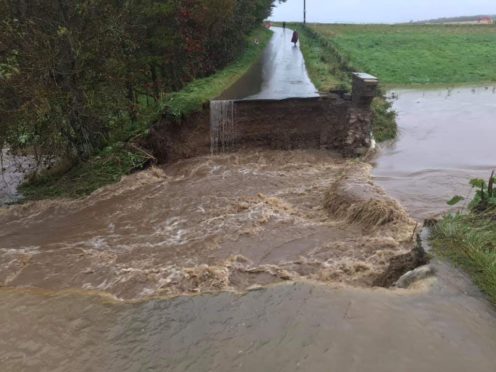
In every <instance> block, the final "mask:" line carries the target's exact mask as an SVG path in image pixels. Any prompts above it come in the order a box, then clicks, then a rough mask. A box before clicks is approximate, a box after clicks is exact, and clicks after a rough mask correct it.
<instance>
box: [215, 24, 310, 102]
mask: <svg viewBox="0 0 496 372" xmlns="http://www.w3.org/2000/svg"><path fill="white" fill-rule="evenodd" d="M271 30H272V31H273V32H274V35H273V36H272V39H271V40H270V42H269V45H268V46H267V48H266V50H265V52H264V54H263V56H262V59H261V60H260V61H259V62H258V63H256V64H255V65H254V66H253V67H252V68H251V70H250V71H249V72H248V73H247V74H246V75H245V76H244V77H242V78H241V80H239V81H238V82H237V83H235V84H234V85H233V86H232V87H230V88H229V89H227V90H226V91H225V92H224V93H223V94H222V95H221V97H219V99H284V98H293V97H316V96H318V92H317V88H315V86H314V85H313V83H312V81H311V80H310V78H309V77H308V73H307V70H306V67H305V59H304V58H303V54H302V53H301V50H300V47H299V44H298V45H297V46H294V45H293V44H292V43H291V37H292V35H293V30H290V29H283V28H281V27H273V28H272V29H271Z"/></svg>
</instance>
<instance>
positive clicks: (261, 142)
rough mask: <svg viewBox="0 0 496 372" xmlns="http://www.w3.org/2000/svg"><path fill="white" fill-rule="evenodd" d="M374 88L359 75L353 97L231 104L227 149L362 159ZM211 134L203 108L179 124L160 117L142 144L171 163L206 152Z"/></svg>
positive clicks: (368, 137)
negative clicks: (331, 153)
mask: <svg viewBox="0 0 496 372" xmlns="http://www.w3.org/2000/svg"><path fill="white" fill-rule="evenodd" d="M376 86H377V80H374V79H373V77H371V76H370V75H366V76H365V75H364V74H361V76H360V74H357V75H355V76H354V84H353V87H354V89H353V94H352V95H350V94H346V93H338V92H335V93H329V94H325V95H321V96H320V97H315V98H290V99H285V100H238V101H234V125H232V126H231V125H230V126H229V128H230V131H231V133H229V134H228V135H226V138H227V137H228V138H229V140H230V146H229V148H230V149H231V150H233V149H239V148H251V147H253V148H255V147H257V148H271V149H287V150H290V149H303V148H317V149H329V150H335V151H338V152H340V153H342V154H343V155H344V156H359V155H362V154H364V153H365V152H366V151H367V150H368V149H369V148H370V145H371V124H372V111H371V107H370V103H371V100H372V97H373V95H375V87H376ZM211 135H212V133H211V131H210V114H209V108H208V107H205V108H204V110H203V111H202V112H198V113H195V114H193V115H191V116H190V117H188V118H183V119H182V120H180V121H177V120H176V121H172V120H169V119H168V118H167V117H164V118H163V120H161V121H160V122H159V123H157V124H156V125H154V126H153V127H152V129H151V130H150V136H149V138H148V141H147V144H146V146H147V147H148V148H149V149H150V150H151V151H152V152H153V153H154V155H155V156H156V157H157V159H158V160H159V162H168V161H174V160H178V159H182V158H188V157H194V156H198V155H205V154H208V153H210V151H211V147H210V144H211ZM232 143H234V146H232Z"/></svg>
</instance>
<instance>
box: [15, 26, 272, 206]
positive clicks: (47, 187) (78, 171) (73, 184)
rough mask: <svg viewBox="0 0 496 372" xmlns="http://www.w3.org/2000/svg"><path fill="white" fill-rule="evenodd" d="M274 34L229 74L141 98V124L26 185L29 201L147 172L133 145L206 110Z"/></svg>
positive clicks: (260, 36) (266, 34)
mask: <svg viewBox="0 0 496 372" xmlns="http://www.w3.org/2000/svg"><path fill="white" fill-rule="evenodd" d="M271 35H272V33H271V32H270V31H268V30H267V29H265V28H260V29H257V30H256V31H254V32H253V33H252V35H250V36H249V37H248V40H247V47H246V49H245V51H244V53H243V54H242V55H241V56H240V57H239V58H238V59H237V60H236V61H234V62H233V63H232V64H230V65H229V66H227V67H226V68H225V69H223V70H221V71H218V72H217V73H215V74H214V75H212V76H209V77H206V78H203V79H199V80H195V81H193V82H191V83H190V84H188V85H187V86H186V87H185V88H184V89H183V90H181V91H179V92H174V93H171V94H166V95H164V96H163V98H162V99H161V100H160V101H158V102H150V101H148V102H147V100H145V99H141V100H140V107H139V108H138V111H139V118H138V120H137V121H136V122H135V123H129V122H125V123H121V124H119V125H118V126H117V127H116V128H115V131H114V132H115V133H113V135H112V140H111V143H110V144H109V146H107V147H106V148H105V149H103V150H102V151H100V152H99V153H98V154H96V155H95V156H93V157H92V158H91V159H89V160H88V161H86V162H80V163H78V164H76V165H75V166H74V167H72V168H71V169H70V170H69V171H68V172H66V173H64V174H56V175H50V176H41V177H37V178H36V179H33V180H31V181H29V182H27V183H25V184H24V185H22V186H21V187H20V189H19V190H20V192H21V193H22V194H23V196H24V200H39V199H50V198H59V197H71V198H75V197H81V196H85V195H88V194H90V193H92V192H93V191H95V190H97V189H98V188H100V187H102V186H104V185H107V184H110V183H114V182H117V181H119V180H120V179H121V177H122V176H123V175H126V174H129V173H131V172H133V171H135V170H137V169H142V168H143V167H144V166H146V164H147V163H148V162H149V161H150V160H151V159H152V157H151V156H150V155H148V154H146V153H145V152H143V151H141V150H140V149H139V148H138V147H137V146H135V145H134V144H133V142H134V141H135V140H136V139H137V138H139V137H140V136H143V135H145V134H146V132H147V130H148V128H149V127H150V125H151V124H153V123H154V122H155V121H156V120H158V119H159V118H160V116H161V115H163V113H164V112H167V113H168V114H170V115H172V117H175V118H181V117H183V116H187V115H189V114H191V113H193V112H195V111H199V110H201V109H202V108H203V105H204V104H206V103H207V102H208V101H210V100H211V99H213V98H215V97H217V96H219V95H220V94H221V93H222V92H223V91H224V90H225V89H227V88H228V87H229V86H230V85H232V84H233V83H234V82H235V81H237V80H238V79H239V78H240V77H241V76H243V75H244V74H245V73H246V72H247V71H248V69H249V68H250V67H251V66H252V65H253V63H254V62H256V60H257V59H258V58H260V56H261V55H262V52H263V50H264V48H265V46H266V45H267V43H268V41H269V40H270V37H271Z"/></svg>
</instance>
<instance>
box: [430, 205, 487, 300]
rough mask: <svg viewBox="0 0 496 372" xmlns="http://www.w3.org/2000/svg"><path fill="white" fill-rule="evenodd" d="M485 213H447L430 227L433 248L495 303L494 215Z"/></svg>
mask: <svg viewBox="0 0 496 372" xmlns="http://www.w3.org/2000/svg"><path fill="white" fill-rule="evenodd" d="M494 217H495V216H494V215H493V216H492V217H491V216H489V215H477V214H468V215H462V214H457V215H449V216H446V217H445V218H444V219H443V220H442V221H441V222H440V223H439V224H438V225H437V226H436V228H435V229H434V231H433V235H432V242H433V246H434V249H435V252H436V253H438V254H439V255H441V256H443V257H446V258H449V259H450V260H451V261H452V262H454V263H455V264H456V265H457V266H459V267H460V268H462V269H464V270H465V271H467V272H468V273H469V274H470V275H471V276H472V278H473V280H474V282H475V284H476V285H477V286H478V287H479V288H480V289H481V290H482V291H483V292H484V293H486V294H487V296H488V297H489V299H490V300H491V301H492V302H493V303H494V304H496V219H495V218H494Z"/></svg>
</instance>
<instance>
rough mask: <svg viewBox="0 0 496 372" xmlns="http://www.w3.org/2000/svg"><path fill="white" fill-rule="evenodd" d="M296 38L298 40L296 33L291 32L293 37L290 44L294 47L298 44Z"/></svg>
mask: <svg viewBox="0 0 496 372" xmlns="http://www.w3.org/2000/svg"><path fill="white" fill-rule="evenodd" d="M298 38H299V35H298V32H296V31H295V32H293V37H292V38H291V42H292V43H294V45H296V43H297V42H298Z"/></svg>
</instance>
